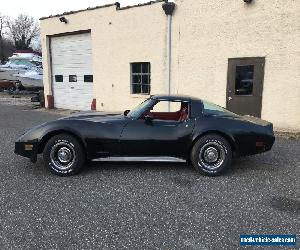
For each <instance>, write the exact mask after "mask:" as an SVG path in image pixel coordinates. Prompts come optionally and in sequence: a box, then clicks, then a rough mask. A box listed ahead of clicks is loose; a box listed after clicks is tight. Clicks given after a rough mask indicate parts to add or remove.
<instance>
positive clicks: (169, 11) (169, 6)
mask: <svg viewBox="0 0 300 250" xmlns="http://www.w3.org/2000/svg"><path fill="white" fill-rule="evenodd" d="M162 7H163V10H164V11H165V14H166V15H167V17H168V28H167V29H168V31H167V57H166V91H167V94H168V95H171V64H172V57H171V56H172V15H173V12H174V9H175V3H173V2H170V3H169V2H166V3H164V4H163V5H162ZM168 111H170V104H168Z"/></svg>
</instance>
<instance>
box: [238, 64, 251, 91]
mask: <svg viewBox="0 0 300 250" xmlns="http://www.w3.org/2000/svg"><path fill="white" fill-rule="evenodd" d="M253 81H254V65H248V66H237V67H236V73H235V94H236V95H252V93H253Z"/></svg>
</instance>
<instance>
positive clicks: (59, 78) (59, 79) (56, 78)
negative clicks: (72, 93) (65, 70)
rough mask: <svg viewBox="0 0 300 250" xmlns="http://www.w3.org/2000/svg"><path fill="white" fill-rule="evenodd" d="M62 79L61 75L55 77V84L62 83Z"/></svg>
mask: <svg viewBox="0 0 300 250" xmlns="http://www.w3.org/2000/svg"><path fill="white" fill-rule="evenodd" d="M63 81H64V77H63V75H55V82H63Z"/></svg>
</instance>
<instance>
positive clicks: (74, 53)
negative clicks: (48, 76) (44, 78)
mask: <svg viewBox="0 0 300 250" xmlns="http://www.w3.org/2000/svg"><path fill="white" fill-rule="evenodd" d="M51 56H52V89H53V96H54V106H55V107H56V108H64V109H73V110H90V109H91V102H92V99H93V73H92V45H91V34H90V33H84V34H76V35H66V36H60V37H52V38H51Z"/></svg>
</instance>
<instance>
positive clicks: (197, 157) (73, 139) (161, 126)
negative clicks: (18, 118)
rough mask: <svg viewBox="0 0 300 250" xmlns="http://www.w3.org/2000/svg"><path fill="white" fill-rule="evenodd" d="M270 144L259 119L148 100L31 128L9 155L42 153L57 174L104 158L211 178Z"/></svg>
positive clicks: (208, 106)
mask: <svg viewBox="0 0 300 250" xmlns="http://www.w3.org/2000/svg"><path fill="white" fill-rule="evenodd" d="M274 141H275V137H274V133H273V125H272V124H271V123H269V122H266V121H263V120H261V119H258V118H255V117H250V116H239V115H236V114H234V113H231V112H230V111H228V110H226V109H224V108H222V107H220V106H217V105H215V104H212V103H209V102H206V101H203V100H199V99H196V98H192V97H186V96H152V97H151V98H149V99H147V100H146V101H144V102H143V103H142V104H140V105H139V106H138V107H136V108H135V109H133V110H132V111H129V110H126V111H125V112H124V114H105V115H104V114H103V113H97V112H89V113H81V114H80V113H79V114H77V115H74V116H70V117H66V118H62V119H59V120H56V121H53V122H48V123H45V124H42V125H40V126H37V127H35V128H33V129H31V130H30V131H28V132H27V133H25V134H23V135H22V136H21V137H20V138H19V139H18V140H17V141H16V143H15V153H16V154H18V155H22V156H24V157H28V158H30V159H31V161H32V162H36V160H37V155H38V154H41V153H43V158H44V161H45V163H46V165H47V166H48V167H49V169H50V170H51V171H52V172H54V173H55V174H57V175H60V176H68V175H72V174H75V173H78V172H79V171H80V170H81V169H82V167H83V166H84V163H85V161H86V160H95V159H100V158H109V157H127V159H128V158H129V159H130V157H148V159H149V158H152V159H158V160H159V159H161V158H162V157H168V158H170V157H173V158H172V159H174V158H176V159H181V160H182V159H183V160H186V161H187V162H190V163H192V165H193V166H194V167H195V168H196V169H197V170H198V171H199V172H200V173H202V174H206V175H209V176H215V175H219V174H221V173H223V172H224V171H225V170H226V169H227V168H228V167H229V166H230V164H231V160H232V156H233V155H251V154H258V153H262V152H265V151H268V150H270V149H271V148H272V146H273V143H274Z"/></svg>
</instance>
